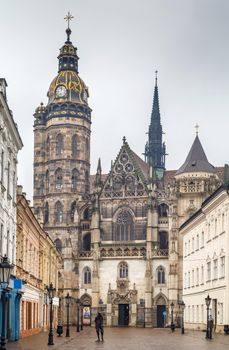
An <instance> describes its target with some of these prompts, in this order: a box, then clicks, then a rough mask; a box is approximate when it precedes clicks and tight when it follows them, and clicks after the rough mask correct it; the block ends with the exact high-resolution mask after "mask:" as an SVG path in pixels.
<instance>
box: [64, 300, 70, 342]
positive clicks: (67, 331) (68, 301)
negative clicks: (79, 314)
mask: <svg viewBox="0 0 229 350" xmlns="http://www.w3.org/2000/svg"><path fill="white" fill-rule="evenodd" d="M65 301H66V308H67V328H66V337H70V328H69V306H70V302H71V297H70V295H69V293H68V294H67V295H66V297H65Z"/></svg>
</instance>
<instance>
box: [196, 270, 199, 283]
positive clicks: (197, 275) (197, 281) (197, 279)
mask: <svg viewBox="0 0 229 350" xmlns="http://www.w3.org/2000/svg"><path fill="white" fill-rule="evenodd" d="M196 285H197V286H198V285H199V268H198V267H197V268H196Z"/></svg>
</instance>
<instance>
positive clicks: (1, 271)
mask: <svg viewBox="0 0 229 350" xmlns="http://www.w3.org/2000/svg"><path fill="white" fill-rule="evenodd" d="M12 269H13V265H11V264H10V263H9V261H8V258H7V256H6V255H5V256H4V257H3V258H2V261H1V263H0V284H1V289H2V332H1V344H0V350H5V349H6V348H5V345H6V289H7V287H8V286H9V282H10V274H11V270H12Z"/></svg>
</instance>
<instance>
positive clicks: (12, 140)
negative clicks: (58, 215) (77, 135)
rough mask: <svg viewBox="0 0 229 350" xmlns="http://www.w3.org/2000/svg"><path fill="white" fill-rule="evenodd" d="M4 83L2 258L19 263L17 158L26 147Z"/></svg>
mask: <svg viewBox="0 0 229 350" xmlns="http://www.w3.org/2000/svg"><path fill="white" fill-rule="evenodd" d="M6 86H7V83H6V81H5V79H0V256H3V255H5V254H6V255H7V257H8V258H9V260H10V262H12V263H15V255H16V183H17V154H18V151H19V150H20V149H21V148H22V146H23V144H22V141H21V138H20V135H19V132H18V129H17V125H16V124H15V122H14V120H13V116H12V112H11V110H10V109H9V106H8V104H7V98H6Z"/></svg>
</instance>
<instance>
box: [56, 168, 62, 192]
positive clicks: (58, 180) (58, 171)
mask: <svg viewBox="0 0 229 350" xmlns="http://www.w3.org/2000/svg"><path fill="white" fill-rule="evenodd" d="M55 185H56V189H57V190H60V189H61V188H62V186H63V175H62V169H60V168H58V169H56V171H55Z"/></svg>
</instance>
